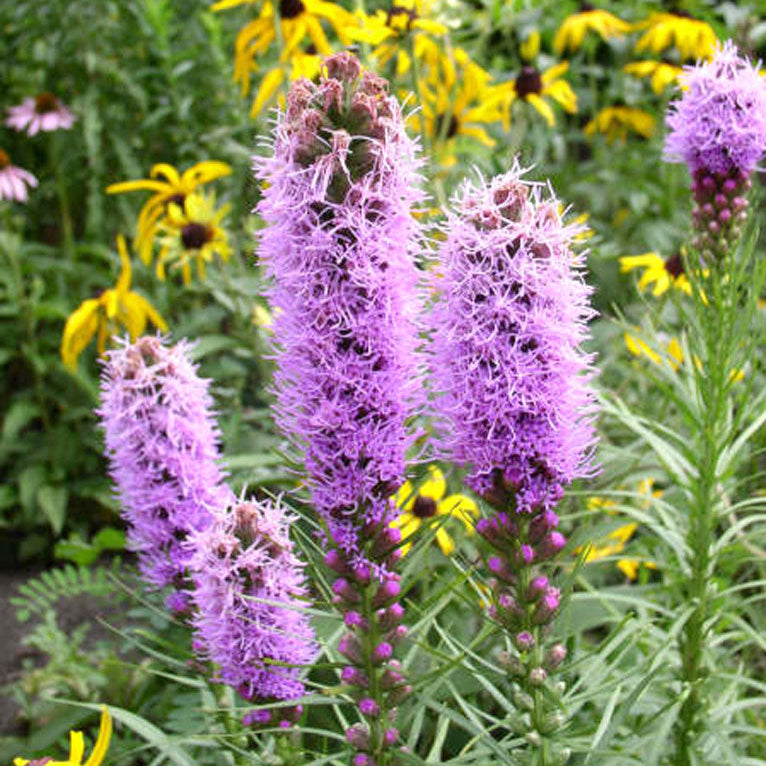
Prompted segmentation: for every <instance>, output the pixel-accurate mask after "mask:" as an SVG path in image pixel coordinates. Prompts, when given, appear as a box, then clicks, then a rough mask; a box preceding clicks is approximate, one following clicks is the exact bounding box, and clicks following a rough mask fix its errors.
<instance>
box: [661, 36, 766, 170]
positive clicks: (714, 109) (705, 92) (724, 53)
mask: <svg viewBox="0 0 766 766" xmlns="http://www.w3.org/2000/svg"><path fill="white" fill-rule="evenodd" d="M682 84H683V85H684V87H685V90H684V91H683V93H682V95H681V98H680V99H679V100H677V101H674V102H672V103H671V104H670V107H669V109H668V113H667V116H666V123H667V126H668V128H669V130H670V132H669V133H668V136H667V138H666V139H665V156H666V157H667V158H668V159H670V160H671V161H674V162H679V161H683V162H685V163H686V164H687V165H688V166H689V169H690V170H691V172H692V173H695V172H696V171H698V170H704V171H707V172H709V173H721V174H731V173H734V172H737V173H743V174H745V175H749V174H750V173H751V172H752V171H753V170H754V169H755V166H756V164H757V163H758V161H759V160H760V159H761V157H762V156H763V155H764V153H766V81H764V79H763V78H762V77H761V76H760V75H759V74H758V68H757V67H756V66H753V64H751V63H750V62H749V61H748V60H747V59H746V58H744V57H742V56H740V55H739V53H738V52H737V48H736V46H735V45H734V43H733V42H731V40H728V41H727V42H726V43H725V44H724V45H723V47H722V48H719V49H718V50H717V51H716V52H715V54H714V55H713V58H712V59H711V60H710V61H707V62H701V63H698V64H697V65H696V66H688V67H685V68H684V73H683V75H682Z"/></svg>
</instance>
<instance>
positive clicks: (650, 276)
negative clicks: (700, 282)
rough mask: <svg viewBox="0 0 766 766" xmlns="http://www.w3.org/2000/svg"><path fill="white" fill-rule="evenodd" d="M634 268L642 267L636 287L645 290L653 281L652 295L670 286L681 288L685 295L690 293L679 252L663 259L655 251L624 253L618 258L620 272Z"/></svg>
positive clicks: (664, 291) (664, 290)
mask: <svg viewBox="0 0 766 766" xmlns="http://www.w3.org/2000/svg"><path fill="white" fill-rule="evenodd" d="M635 269H643V270H644V271H643V273H642V274H641V278H640V279H639V280H638V289H639V290H645V289H646V288H647V287H648V286H649V285H651V284H652V283H654V289H653V290H652V295H654V296H655V297H657V296H660V295H663V294H664V293H666V292H667V291H668V290H669V289H670V288H671V287H674V288H675V289H676V290H681V291H682V292H684V293H686V294H687V295H691V294H692V286H691V284H690V283H689V280H688V278H687V277H686V274H684V264H683V260H682V259H681V254H680V253H676V254H675V255H671V256H670V258H667V259H663V258H662V257H661V256H660V255H658V254H657V253H642V254H641V255H625V256H623V257H622V258H620V272H621V273H623V274H627V273H628V272H631V271H634V270H635Z"/></svg>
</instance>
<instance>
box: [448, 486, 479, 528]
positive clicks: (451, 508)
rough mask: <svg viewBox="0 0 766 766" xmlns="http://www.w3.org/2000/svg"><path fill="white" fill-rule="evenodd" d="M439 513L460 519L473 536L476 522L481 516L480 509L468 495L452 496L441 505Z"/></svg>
mask: <svg viewBox="0 0 766 766" xmlns="http://www.w3.org/2000/svg"><path fill="white" fill-rule="evenodd" d="M438 512H439V513H440V514H449V515H451V516H454V517H455V518H457V519H460V521H462V522H463V525H464V526H465V528H466V531H467V532H468V534H472V533H473V531H474V526H475V524H474V521H475V519H476V517H477V516H478V515H479V507H478V506H477V505H476V502H475V501H474V500H473V499H472V498H470V497H467V496H466V495H450V496H449V497H445V498H444V500H442V501H441V502H440V503H439V509H438Z"/></svg>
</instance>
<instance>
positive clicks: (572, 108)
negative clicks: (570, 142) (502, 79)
mask: <svg viewBox="0 0 766 766" xmlns="http://www.w3.org/2000/svg"><path fill="white" fill-rule="evenodd" d="M568 69H569V62H568V61H562V62H560V63H558V64H555V65H554V66H552V67H550V68H549V69H547V70H546V71H545V72H540V70H539V69H537V67H535V66H532V65H530V64H527V65H525V66H523V67H522V68H521V72H519V74H518V76H517V77H516V79H515V80H513V81H512V82H510V83H507V85H506V92H507V97H506V111H505V115H506V116H505V124H506V127H507V126H508V124H509V122H510V110H511V108H512V106H513V102H514V101H526V102H527V103H528V104H530V105H531V106H532V107H534V109H535V110H536V111H537V112H538V113H539V114H541V115H542V116H543V117H544V118H545V121H546V122H547V123H548V125H549V126H550V127H553V126H554V125H555V124H556V118H555V117H554V115H553V109H552V108H551V105H550V104H549V103H548V101H546V99H551V100H552V101H555V102H556V103H557V104H558V105H559V106H560V107H561V108H562V109H563V110H564V111H565V112H569V113H570V114H574V113H575V112H576V111H577V96H576V95H575V92H574V91H573V90H572V86H571V85H570V84H569V83H568V82H567V81H566V80H564V79H562V75H564V74H565V73H566V71H567V70H568Z"/></svg>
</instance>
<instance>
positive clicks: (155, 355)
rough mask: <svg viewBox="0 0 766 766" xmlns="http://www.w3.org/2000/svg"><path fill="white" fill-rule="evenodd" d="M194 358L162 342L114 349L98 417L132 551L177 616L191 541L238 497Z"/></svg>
mask: <svg viewBox="0 0 766 766" xmlns="http://www.w3.org/2000/svg"><path fill="white" fill-rule="evenodd" d="M188 353H189V346H188V344H187V343H186V342H184V341H181V342H179V343H177V344H176V345H175V346H169V345H167V344H166V343H165V342H164V341H163V339H162V338H159V337H144V338H140V339H139V340H138V341H136V342H135V343H134V344H132V345H128V344H124V345H122V346H121V347H119V348H117V349H116V350H113V351H110V352H108V354H107V358H106V362H105V364H104V370H103V374H102V378H101V407H100V408H99V410H98V414H99V415H100V417H101V423H102V427H103V429H104V432H105V441H106V447H107V453H108V457H109V462H110V473H111V476H112V478H113V479H114V482H115V484H116V485H117V490H118V497H119V500H120V504H121V506H122V514H123V517H124V518H125V520H126V522H127V524H128V542H129V545H130V547H131V549H132V550H134V551H136V553H137V554H138V563H139V567H140V570H141V573H142V576H143V577H144V579H145V580H146V581H147V582H148V583H149V584H150V585H152V586H154V587H158V588H159V587H164V586H166V585H173V586H175V588H176V589H177V592H176V593H173V594H171V595H170V596H169V602H168V603H169V606H171V607H173V608H176V609H179V610H180V609H182V608H184V606H185V605H186V598H185V593H184V591H185V588H186V586H187V585H188V571H187V570H188V565H189V559H190V556H191V551H190V549H189V548H188V546H187V544H186V543H187V541H188V538H189V536H190V535H191V534H192V533H193V532H197V531H200V530H202V529H205V528H206V527H208V526H209V525H210V524H211V522H212V520H213V515H214V513H215V512H217V511H219V510H221V509H224V508H227V507H228V506H230V505H231V503H232V502H233V500H234V495H233V493H232V491H231V490H230V489H229V488H228V486H227V485H226V484H225V482H224V473H223V471H222V470H221V468H220V466H219V462H218V461H219V458H220V450H219V442H220V433H219V430H218V427H217V425H216V422H215V418H214V414H213V400H212V397H211V396H210V393H209V392H208V381H207V380H204V379H201V378H200V377H199V376H198V374H197V368H196V366H195V365H194V364H192V362H191V361H190V360H189V356H188Z"/></svg>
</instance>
